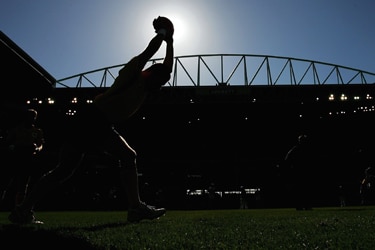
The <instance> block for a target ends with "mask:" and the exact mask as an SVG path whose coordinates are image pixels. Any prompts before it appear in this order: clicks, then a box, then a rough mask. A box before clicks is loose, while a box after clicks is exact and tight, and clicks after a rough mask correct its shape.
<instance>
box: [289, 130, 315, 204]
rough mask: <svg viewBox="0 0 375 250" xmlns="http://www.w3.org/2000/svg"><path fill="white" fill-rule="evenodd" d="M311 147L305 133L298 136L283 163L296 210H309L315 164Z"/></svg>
mask: <svg viewBox="0 0 375 250" xmlns="http://www.w3.org/2000/svg"><path fill="white" fill-rule="evenodd" d="M314 157H315V155H314V154H313V149H312V147H311V144H310V142H309V138H308V137H307V135H305V134H302V135H300V136H298V140H297V144H296V145H294V146H293V147H292V148H291V149H290V150H289V151H288V152H287V154H286V156H285V161H284V164H285V166H286V169H287V174H288V176H287V178H286V181H287V182H288V183H287V185H288V186H289V187H290V195H291V198H292V201H293V204H294V206H295V208H296V209H297V210H311V209H312V201H313V186H314V182H315V171H314V168H315V164H314Z"/></svg>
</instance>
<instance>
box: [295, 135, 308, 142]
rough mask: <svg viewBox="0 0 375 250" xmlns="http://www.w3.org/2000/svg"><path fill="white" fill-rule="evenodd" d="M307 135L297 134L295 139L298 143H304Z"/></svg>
mask: <svg viewBox="0 0 375 250" xmlns="http://www.w3.org/2000/svg"><path fill="white" fill-rule="evenodd" d="M307 139H308V138H307V135H305V134H301V135H299V136H298V138H297V140H298V143H300V144H303V143H306V142H307Z"/></svg>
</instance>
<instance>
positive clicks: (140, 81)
mask: <svg viewBox="0 0 375 250" xmlns="http://www.w3.org/2000/svg"><path fill="white" fill-rule="evenodd" d="M153 26H154V28H155V32H156V33H157V34H156V35H155V36H154V37H153V38H152V39H151V41H150V42H149V44H148V46H147V48H146V49H145V50H144V51H143V52H141V53H140V54H139V55H137V56H135V57H133V58H132V59H131V60H130V61H129V62H128V63H127V64H126V65H125V66H124V67H123V68H122V69H121V70H120V71H119V75H118V76H117V78H116V79H115V81H114V83H113V84H112V86H111V87H110V88H109V89H108V90H106V91H105V92H104V93H101V94H99V95H98V96H96V97H95V98H94V101H93V104H87V105H86V106H85V107H83V108H82V110H79V111H77V114H76V115H75V116H74V117H73V120H72V121H71V122H72V124H71V125H70V129H69V128H67V131H68V133H67V134H66V135H65V136H64V139H65V142H64V144H63V145H62V147H61V150H60V154H59V162H58V164H57V166H56V168H54V169H53V170H51V171H50V172H48V173H46V174H45V175H44V176H43V177H42V178H41V179H40V181H39V182H37V183H36V185H35V187H34V188H33V189H32V190H31V192H30V193H29V194H28V195H27V196H26V197H25V200H24V202H23V203H22V204H21V205H20V206H18V207H17V208H16V209H14V210H13V211H12V213H11V214H10V216H9V220H10V221H12V222H13V223H36V222H38V221H36V219H35V216H34V212H33V208H34V206H35V204H36V203H37V202H38V201H39V200H41V199H42V198H43V197H44V196H45V195H46V194H47V193H48V192H50V191H51V190H53V189H54V188H56V187H57V186H58V185H60V184H62V183H64V182H65V181H66V180H67V179H69V178H70V177H71V176H72V175H73V174H74V173H75V172H76V170H77V169H78V168H79V167H81V166H82V165H84V164H81V163H82V161H83V159H84V156H85V154H86V153H87V152H103V151H105V152H106V153H107V154H109V155H112V156H113V157H114V159H119V161H120V163H121V164H120V170H119V171H120V172H119V177H120V178H121V182H122V184H123V185H124V189H125V193H126V195H127V198H128V217H127V220H128V222H139V221H140V220H143V219H150V220H152V219H156V218H159V217H160V216H162V215H164V214H165V212H166V210H165V209H164V208H155V207H153V206H149V205H146V203H144V202H143V201H142V200H141V199H140V195H139V187H138V171H137V163H136V157H137V154H136V152H135V150H134V149H133V148H131V147H130V145H129V144H128V143H127V141H126V140H125V138H124V137H123V136H122V135H121V134H120V132H119V131H118V130H116V128H115V127H116V126H117V125H119V124H124V122H125V121H127V120H128V119H129V118H130V117H132V116H133V115H134V114H135V113H136V112H137V111H138V109H139V108H140V107H141V106H142V104H143V102H144V100H145V99H146V97H147V96H148V95H149V94H150V93H157V91H159V90H160V89H161V87H162V86H163V85H164V84H166V83H167V82H168V80H169V79H170V74H171V72H172V68H173V56H174V55H173V53H174V50H173V32H174V29H173V24H172V22H171V21H170V20H169V19H167V18H165V17H158V18H157V19H155V20H154V21H153ZM164 41H165V42H166V54H165V58H164V60H163V63H155V64H153V65H151V66H150V67H148V68H146V69H143V68H144V67H145V65H146V63H147V62H148V61H149V60H150V59H151V57H152V56H154V54H155V53H156V52H157V51H158V50H159V48H160V47H161V45H162V44H163V42H164Z"/></svg>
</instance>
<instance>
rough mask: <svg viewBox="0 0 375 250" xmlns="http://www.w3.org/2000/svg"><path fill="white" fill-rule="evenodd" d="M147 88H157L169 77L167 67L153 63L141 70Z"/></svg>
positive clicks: (153, 89) (152, 89)
mask: <svg viewBox="0 0 375 250" xmlns="http://www.w3.org/2000/svg"><path fill="white" fill-rule="evenodd" d="M142 75H143V78H144V79H145V84H146V87H147V89H148V90H150V91H155V90H159V89H160V88H161V86H163V85H164V84H166V83H167V82H168V81H169V79H170V78H171V74H170V72H169V70H168V67H167V66H165V65H164V64H162V63H155V64H153V65H151V66H150V67H149V68H147V69H145V70H144V71H143V72H142Z"/></svg>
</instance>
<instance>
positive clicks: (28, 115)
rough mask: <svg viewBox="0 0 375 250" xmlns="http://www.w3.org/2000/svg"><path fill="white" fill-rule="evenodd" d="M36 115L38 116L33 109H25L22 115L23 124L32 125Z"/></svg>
mask: <svg viewBox="0 0 375 250" xmlns="http://www.w3.org/2000/svg"><path fill="white" fill-rule="evenodd" d="M37 117H38V112H37V111H36V110H35V109H28V110H26V112H25V116H24V124H25V125H26V126H32V125H34V123H35V121H36V119H37Z"/></svg>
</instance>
